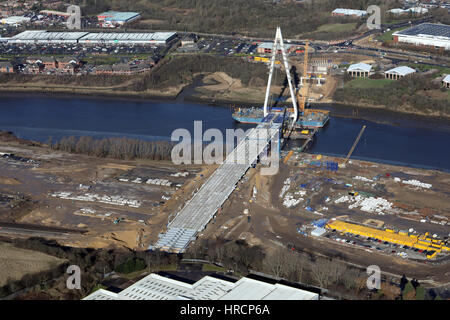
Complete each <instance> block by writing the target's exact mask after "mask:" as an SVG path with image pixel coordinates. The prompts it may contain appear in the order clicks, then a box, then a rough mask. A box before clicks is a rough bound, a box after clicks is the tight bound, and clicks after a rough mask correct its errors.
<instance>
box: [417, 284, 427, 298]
mask: <svg viewBox="0 0 450 320" xmlns="http://www.w3.org/2000/svg"><path fill="white" fill-rule="evenodd" d="M426 293H427V291H426V290H425V288H424V287H422V286H421V285H419V286H418V287H417V288H416V300H425V295H426Z"/></svg>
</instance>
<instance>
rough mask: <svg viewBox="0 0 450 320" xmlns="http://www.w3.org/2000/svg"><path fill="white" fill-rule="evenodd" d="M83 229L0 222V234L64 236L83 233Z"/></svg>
mask: <svg viewBox="0 0 450 320" xmlns="http://www.w3.org/2000/svg"><path fill="white" fill-rule="evenodd" d="M84 232H85V231H81V230H73V229H64V228H57V227H45V226H39V225H31V224H20V223H11V222H0V234H3V235H24V236H30V237H48V238H65V237H67V236H69V235H70V234H71V233H78V234H79V233H84Z"/></svg>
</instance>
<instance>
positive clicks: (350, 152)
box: [343, 125, 366, 167]
mask: <svg viewBox="0 0 450 320" xmlns="http://www.w3.org/2000/svg"><path fill="white" fill-rule="evenodd" d="M365 129H366V126H365V125H364V126H363V127H362V129H361V131H360V132H359V134H358V136H357V137H356V140H355V142H353V145H352V148H351V149H350V151H349V152H348V154H347V157H346V158H345V161H344V164H343V165H344V167H345V164H346V163H347V161H348V159H349V158H350V156H351V155H352V153H353V151H354V150H355V148H356V145H357V144H358V142H359V139H361V136H362V134H363V132H364V130H365Z"/></svg>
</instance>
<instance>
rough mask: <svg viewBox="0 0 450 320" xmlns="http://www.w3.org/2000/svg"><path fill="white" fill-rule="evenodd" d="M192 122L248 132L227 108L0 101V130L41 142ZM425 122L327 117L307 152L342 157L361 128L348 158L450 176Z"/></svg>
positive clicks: (153, 130)
mask: <svg viewBox="0 0 450 320" xmlns="http://www.w3.org/2000/svg"><path fill="white" fill-rule="evenodd" d="M400 118H401V117H400ZM195 120H202V121H203V123H202V125H203V130H206V129H209V128H218V129H220V130H221V131H222V132H224V131H225V129H233V128H242V129H244V130H245V129H247V128H250V127H252V126H251V125H244V124H238V123H235V122H234V120H233V119H232V118H231V110H230V109H229V108H225V107H217V106H212V105H206V104H198V103H191V102H183V101H146V100H130V99H113V98H105V99H103V98H102V99H93V98H84V97H74V98H71V97H65V98H57V97H52V98H50V97H42V96H37V97H27V96H23V97H21V96H17V95H15V96H3V97H1V99H0V130H8V131H12V132H14V133H15V135H16V136H18V137H20V138H24V139H31V140H37V141H41V142H46V141H48V139H49V138H50V137H51V138H52V139H53V140H58V139H60V138H61V137H64V136H92V137H94V138H104V137H123V136H126V137H130V138H137V139H143V140H150V141H158V140H170V137H171V134H172V132H173V131H174V130H175V129H178V128H185V129H188V130H189V131H191V132H193V126H194V121H195ZM424 121H426V120H423V119H420V118H418V119H416V120H410V119H408V120H404V121H402V120H401V119H397V120H396V122H395V125H391V124H380V123H376V122H371V121H367V120H361V119H348V118H342V117H332V118H331V121H330V123H329V125H328V126H327V127H326V128H324V129H323V130H321V131H320V132H319V133H318V135H317V139H316V141H315V143H314V144H313V146H312V147H311V149H310V150H309V151H310V152H313V153H319V154H326V155H338V156H345V155H346V154H347V152H348V150H349V149H350V147H351V145H352V144H353V141H354V140H355V138H356V136H357V135H358V133H359V131H360V130H361V127H362V126H363V125H366V126H367V128H366V130H365V132H364V134H363V136H362V138H361V140H360V142H359V144H358V146H357V147H356V149H355V151H354V153H353V155H352V158H357V159H364V160H372V161H379V162H385V163H392V164H400V165H408V166H414V167H422V168H430V169H431V168H433V169H440V170H444V171H450V161H449V159H450V148H449V144H450V129H449V126H448V125H443V126H435V125H426V123H424Z"/></svg>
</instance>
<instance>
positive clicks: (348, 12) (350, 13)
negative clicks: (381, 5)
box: [332, 8, 367, 17]
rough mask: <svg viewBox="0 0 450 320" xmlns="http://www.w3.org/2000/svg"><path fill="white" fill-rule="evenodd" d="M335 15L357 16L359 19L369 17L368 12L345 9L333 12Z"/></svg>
mask: <svg viewBox="0 0 450 320" xmlns="http://www.w3.org/2000/svg"><path fill="white" fill-rule="evenodd" d="M332 14H333V15H339V16H357V17H364V16H366V15H367V11H364V10H355V9H343V8H337V9H334V10H333V12H332Z"/></svg>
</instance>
